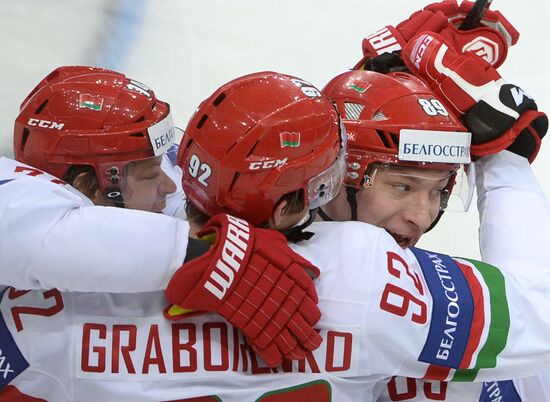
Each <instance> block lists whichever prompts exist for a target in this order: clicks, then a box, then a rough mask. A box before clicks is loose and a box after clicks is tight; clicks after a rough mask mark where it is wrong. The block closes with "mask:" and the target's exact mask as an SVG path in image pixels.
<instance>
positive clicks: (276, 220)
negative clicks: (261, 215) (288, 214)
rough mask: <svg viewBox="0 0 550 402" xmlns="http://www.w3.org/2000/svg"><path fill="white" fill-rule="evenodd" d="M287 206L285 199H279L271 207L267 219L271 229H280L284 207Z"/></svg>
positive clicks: (282, 222)
mask: <svg viewBox="0 0 550 402" xmlns="http://www.w3.org/2000/svg"><path fill="white" fill-rule="evenodd" d="M287 206H288V201H287V200H281V201H279V202H278V203H277V205H275V208H273V212H271V217H270V219H269V227H270V228H272V229H280V228H282V226H283V224H284V215H285V208H286V207H287Z"/></svg>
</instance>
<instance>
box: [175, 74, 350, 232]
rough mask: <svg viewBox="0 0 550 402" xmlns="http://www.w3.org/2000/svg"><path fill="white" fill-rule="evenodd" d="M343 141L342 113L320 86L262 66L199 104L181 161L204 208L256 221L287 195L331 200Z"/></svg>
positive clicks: (311, 201)
mask: <svg viewBox="0 0 550 402" xmlns="http://www.w3.org/2000/svg"><path fill="white" fill-rule="evenodd" d="M344 142H345V136H344V135H343V133H342V132H341V125H340V119H339V116H338V113H337V111H336V109H335V107H334V105H333V104H332V103H331V102H330V101H329V100H328V99H327V98H326V97H324V96H322V95H321V93H320V91H319V90H317V89H316V88H315V87H314V86H313V85H311V84H309V83H308V82H306V81H304V80H301V79H299V78H296V77H292V76H289V75H285V74H280V73H275V72H260V73H255V74H250V75H246V76H243V77H240V78H237V79H235V80H233V81H231V82H229V83H227V84H225V85H223V86H221V87H220V88H219V89H218V90H216V91H215V92H214V93H213V94H212V95H211V96H210V97H209V98H207V99H206V100H205V101H203V102H202V103H201V104H200V106H199V108H198V109H197V111H196V112H195V114H194V115H193V117H192V118H191V120H190V121H189V124H188V125H187V128H186V129H185V134H184V137H183V140H182V146H181V147H180V151H179V154H178V164H179V165H180V166H181V167H182V170H183V180H182V184H183V188H184V191H185V194H186V196H187V197H188V199H189V200H190V201H191V202H192V203H193V204H195V206H196V207H197V208H198V209H200V210H201V211H202V212H203V213H205V214H207V215H210V216H212V215H214V214H216V213H220V212H227V213H232V214H235V215H237V216H239V217H242V218H244V219H247V220H248V221H249V222H251V223H252V224H254V225H258V224H261V223H264V222H266V221H267V220H269V218H270V215H271V213H272V211H273V209H274V207H275V205H276V204H277V203H278V202H279V201H280V200H281V198H282V197H283V196H285V195H287V194H291V193H294V192H297V191H300V192H302V193H303V194H304V195H307V197H306V199H305V203H306V205H307V206H308V207H310V208H311V207H315V204H316V203H317V202H319V203H322V202H326V198H327V197H329V196H330V195H331V194H332V192H333V190H334V188H336V187H339V185H340V184H341V180H342V177H343V170H344V167H345V164H344V162H343V159H344V156H345V153H343V151H342V150H343V149H344ZM335 164H336V165H337V167H334V166H335ZM314 179H316V180H314ZM315 185H317V188H313V187H312V186H315ZM323 185H324V187H323V188H321V187H322V186H323ZM329 186H330V191H328V190H329ZM323 189H324V190H325V191H323Z"/></svg>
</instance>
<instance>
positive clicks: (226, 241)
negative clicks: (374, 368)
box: [166, 214, 322, 367]
mask: <svg viewBox="0 0 550 402" xmlns="http://www.w3.org/2000/svg"><path fill="white" fill-rule="evenodd" d="M212 233H215V237H216V243H215V244H214V246H213V247H212V248H211V249H210V250H209V251H208V252H207V253H206V254H203V255H202V256H200V257H198V258H196V259H193V260H191V261H189V262H187V263H185V264H184V265H183V266H182V267H181V268H180V269H179V270H178V271H177V272H176V273H175V274H174V276H173V277H172V279H171V280H170V282H169V284H168V288H167V291H166V295H167V298H168V300H169V301H170V302H171V303H174V304H176V305H178V306H181V307H185V309H192V310H200V311H211V312H217V313H218V314H220V315H221V316H223V317H224V318H225V319H227V321H229V322H230V323H231V324H233V325H234V326H235V327H237V328H238V329H240V330H241V331H242V332H243V333H244V335H245V336H246V337H247V338H248V340H249V342H250V344H251V346H252V348H253V349H254V350H255V351H256V352H257V353H258V354H259V355H260V356H261V357H262V358H263V359H264V361H265V362H266V364H267V365H269V366H271V367H275V366H277V365H279V364H280V363H281V362H282V360H283V358H286V359H302V358H304V357H305V355H306V352H307V351H310V350H314V349H316V348H317V347H318V346H319V345H320V344H321V340H322V339H321V337H320V335H319V334H318V333H317V332H316V331H315V330H314V329H313V326H314V325H315V324H316V323H317V322H318V321H319V319H320V317H321V312H320V310H319V308H318V307H317V303H318V298H317V293H316V290H315V287H314V285H313V281H312V276H313V277H315V278H316V277H318V276H319V270H318V268H317V267H315V266H314V265H312V264H311V263H310V262H309V261H307V260H306V259H304V258H303V257H301V256H299V255H298V254H296V253H295V252H294V251H292V250H291V249H290V248H289V247H288V245H287V242H286V238H285V237H284V236H283V235H282V234H281V233H279V232H277V231H274V230H268V229H256V228H253V227H251V226H250V225H249V224H248V223H247V222H246V221H244V220H241V219H238V218H235V217H232V216H230V215H225V214H219V215H216V216H215V217H213V218H211V219H210V220H209V221H208V223H207V224H206V225H205V227H204V228H203V229H202V231H201V232H200V233H199V235H200V236H204V235H206V234H212Z"/></svg>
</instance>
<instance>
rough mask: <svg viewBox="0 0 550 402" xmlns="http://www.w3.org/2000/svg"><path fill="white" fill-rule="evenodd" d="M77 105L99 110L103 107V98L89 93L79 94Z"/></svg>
mask: <svg viewBox="0 0 550 402" xmlns="http://www.w3.org/2000/svg"><path fill="white" fill-rule="evenodd" d="M78 105H79V107H81V108H86V109H92V110H95V111H98V112H99V111H100V110H101V109H102V108H103V98H102V97H101V96H94V95H90V94H80V97H79V102H78Z"/></svg>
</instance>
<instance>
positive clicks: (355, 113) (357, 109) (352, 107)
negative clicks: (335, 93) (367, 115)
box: [344, 102, 365, 120]
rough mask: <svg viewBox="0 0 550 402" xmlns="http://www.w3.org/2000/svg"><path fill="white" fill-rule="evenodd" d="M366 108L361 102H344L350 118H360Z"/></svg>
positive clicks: (347, 116)
mask: <svg viewBox="0 0 550 402" xmlns="http://www.w3.org/2000/svg"><path fill="white" fill-rule="evenodd" d="M364 108H365V106H364V105H361V104H359V103H348V102H344V110H345V111H346V118H348V119H350V120H359V116H360V115H361V112H362V111H363V109H364Z"/></svg>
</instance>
